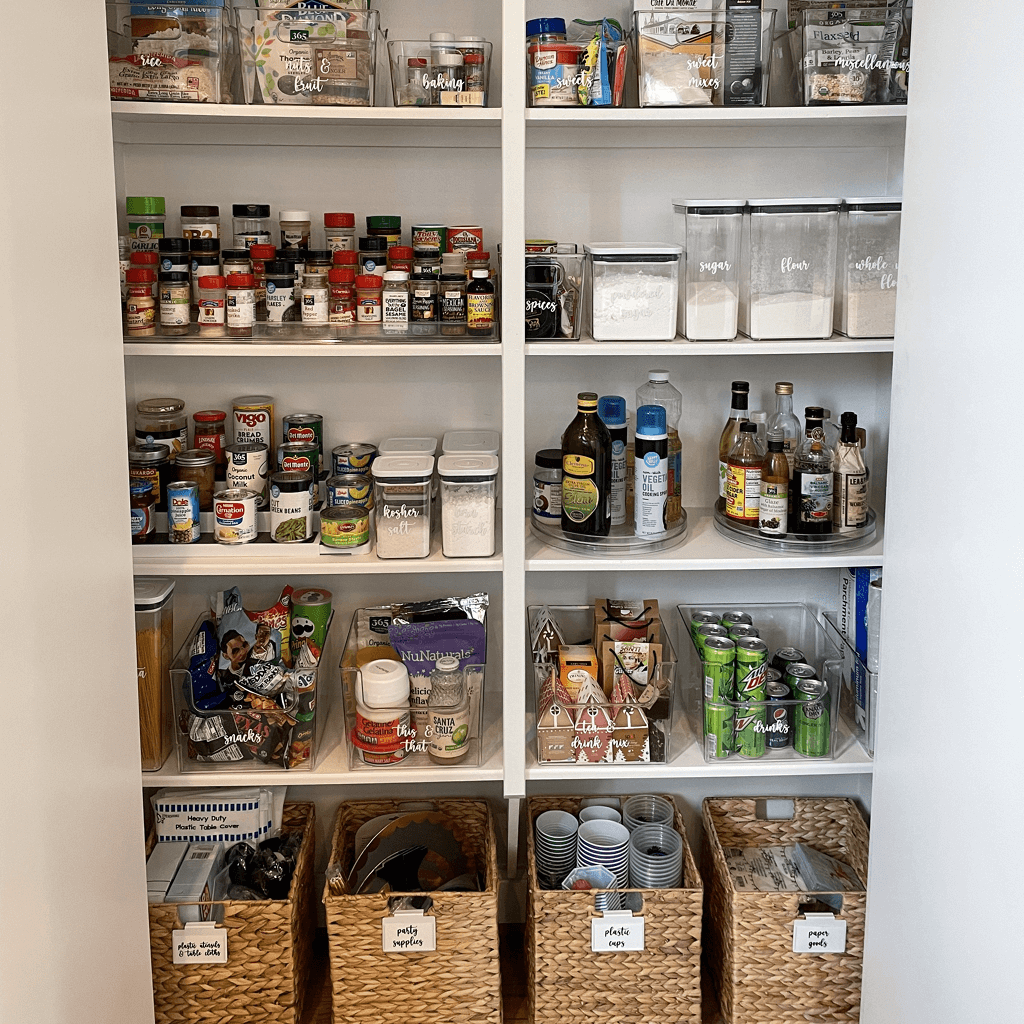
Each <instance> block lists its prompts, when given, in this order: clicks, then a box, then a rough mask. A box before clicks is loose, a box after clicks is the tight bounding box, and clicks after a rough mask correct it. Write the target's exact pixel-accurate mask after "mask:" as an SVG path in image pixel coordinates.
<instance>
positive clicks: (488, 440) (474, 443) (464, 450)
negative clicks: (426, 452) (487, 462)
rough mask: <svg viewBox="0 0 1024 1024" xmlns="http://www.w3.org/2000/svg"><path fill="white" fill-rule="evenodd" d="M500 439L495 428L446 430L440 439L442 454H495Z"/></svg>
mask: <svg viewBox="0 0 1024 1024" xmlns="http://www.w3.org/2000/svg"><path fill="white" fill-rule="evenodd" d="M500 440H501V438H500V435H499V434H498V431H496V430H446V431H445V434H444V437H443V438H442V439H441V453H442V454H443V455H497V454H498V444H499V441H500Z"/></svg>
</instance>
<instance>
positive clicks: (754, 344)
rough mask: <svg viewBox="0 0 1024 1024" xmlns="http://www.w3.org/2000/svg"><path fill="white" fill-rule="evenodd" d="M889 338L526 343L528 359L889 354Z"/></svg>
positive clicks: (682, 339)
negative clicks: (532, 357) (539, 357)
mask: <svg viewBox="0 0 1024 1024" xmlns="http://www.w3.org/2000/svg"><path fill="white" fill-rule="evenodd" d="M892 351H893V339H892V338H845V337H843V336H842V335H841V334H837V335H833V336H832V337H831V338H826V339H824V340H816V341H805V340H799V341H798V340H778V341H752V340H751V339H750V338H744V337H742V336H741V337H738V338H736V340H735V341H687V340H686V339H685V338H677V339H676V340H675V341H594V339H593V338H592V337H590V335H587V334H584V335H583V337H581V338H580V340H579V341H528V342H527V343H526V354H527V355H529V356H789V355H839V354H850V353H859V352H892Z"/></svg>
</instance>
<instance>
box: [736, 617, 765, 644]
mask: <svg viewBox="0 0 1024 1024" xmlns="http://www.w3.org/2000/svg"><path fill="white" fill-rule="evenodd" d="M760 635H761V634H760V633H759V632H758V630H757V626H748V625H747V624H746V623H745V622H737V623H736V625H735V626H732V627H730V629H729V639H730V640H737V641H739V640H742V639H743V638H744V637H747V636H760Z"/></svg>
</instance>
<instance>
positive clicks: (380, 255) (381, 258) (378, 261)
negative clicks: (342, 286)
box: [359, 235, 388, 277]
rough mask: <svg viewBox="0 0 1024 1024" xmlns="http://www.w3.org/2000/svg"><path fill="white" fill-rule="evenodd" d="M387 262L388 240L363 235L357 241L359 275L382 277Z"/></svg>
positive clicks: (381, 237) (376, 236)
mask: <svg viewBox="0 0 1024 1024" xmlns="http://www.w3.org/2000/svg"><path fill="white" fill-rule="evenodd" d="M387 262H388V240H387V238H385V237H383V236H378V235H363V236H362V237H361V238H360V239H359V273H360V274H376V275H377V276H378V277H383V276H384V271H385V270H387Z"/></svg>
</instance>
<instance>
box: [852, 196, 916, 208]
mask: <svg viewBox="0 0 1024 1024" xmlns="http://www.w3.org/2000/svg"><path fill="white" fill-rule="evenodd" d="M843 202H844V203H846V205H847V206H892V205H893V204H894V203H902V202H903V196H859V197H855V198H853V199H844V200H843Z"/></svg>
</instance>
